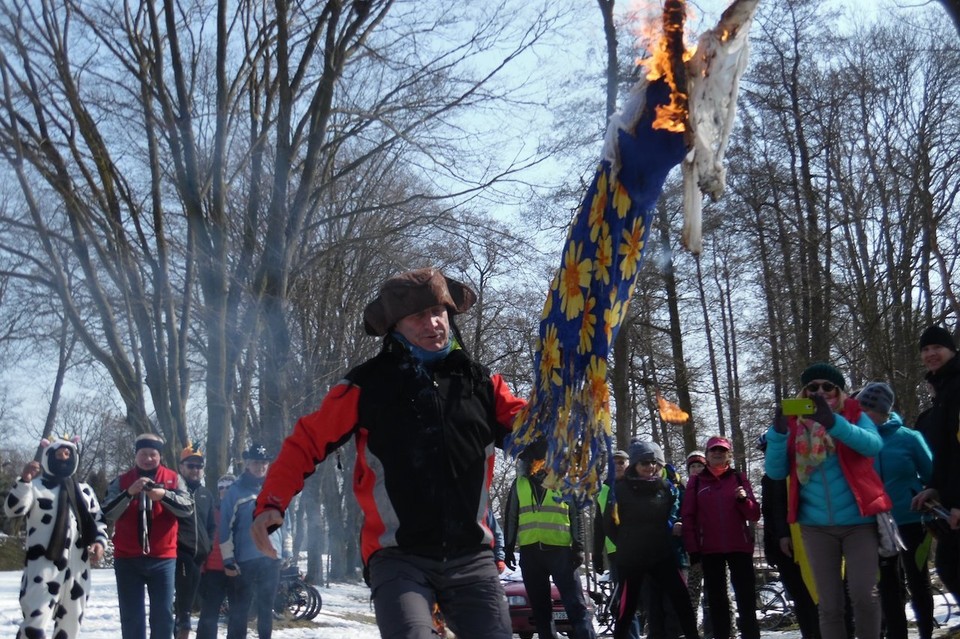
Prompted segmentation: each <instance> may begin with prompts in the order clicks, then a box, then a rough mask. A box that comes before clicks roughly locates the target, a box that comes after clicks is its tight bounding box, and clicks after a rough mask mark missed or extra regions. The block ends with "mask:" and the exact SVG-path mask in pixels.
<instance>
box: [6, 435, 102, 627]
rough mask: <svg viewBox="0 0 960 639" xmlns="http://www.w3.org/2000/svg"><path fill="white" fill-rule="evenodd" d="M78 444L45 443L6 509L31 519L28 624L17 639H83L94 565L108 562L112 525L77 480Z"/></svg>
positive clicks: (23, 589)
mask: <svg viewBox="0 0 960 639" xmlns="http://www.w3.org/2000/svg"><path fill="white" fill-rule="evenodd" d="M78 444H79V439H77V438H75V439H72V440H67V439H57V440H55V441H52V442H51V441H48V440H46V439H44V440H43V441H41V448H42V453H41V455H40V463H39V464H38V463H37V462H35V461H32V462H29V463H28V464H27V465H26V466H25V467H24V469H23V473H22V474H21V476H20V479H19V481H17V483H16V485H15V486H14V487H13V488H12V489H11V490H10V492H9V494H8V495H7V499H6V501H4V504H3V509H4V512H5V513H6V514H7V516H8V517H24V516H25V517H26V525H27V526H26V527H27V540H26V546H27V553H26V566H25V568H24V569H23V579H22V581H21V586H20V608H21V610H22V611H23V623H22V624H21V625H20V630H19V631H18V632H17V639H42V638H45V637H47V636H48V635H47V634H46V630H45V629H46V627H47V626H48V625H49V624H50V622H51V621H53V624H54V625H53V635H51V636H52V637H53V638H54V639H71V638H72V637H76V636H77V635H78V634H79V630H80V622H81V621H82V620H83V610H84V607H85V606H86V602H87V597H88V596H89V594H90V560H91V555H92V556H93V558H94V559H95V560H99V559H100V558H101V557H102V556H103V550H104V548H106V545H107V524H106V522H105V520H104V518H103V514H102V512H101V511H100V504H99V502H98V501H97V496H96V495H95V494H94V492H93V489H92V488H91V487H90V486H89V485H87V484H85V483H83V482H78V481H76V480H74V478H73V475H74V473H75V472H76V471H77V467H78V465H79V463H80V451H79V449H78Z"/></svg>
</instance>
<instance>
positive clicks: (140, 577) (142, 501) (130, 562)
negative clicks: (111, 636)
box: [103, 433, 193, 639]
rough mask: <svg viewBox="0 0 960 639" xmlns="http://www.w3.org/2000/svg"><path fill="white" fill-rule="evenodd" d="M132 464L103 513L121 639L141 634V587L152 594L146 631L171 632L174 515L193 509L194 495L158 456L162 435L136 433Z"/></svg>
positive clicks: (143, 627)
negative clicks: (109, 535)
mask: <svg viewBox="0 0 960 639" xmlns="http://www.w3.org/2000/svg"><path fill="white" fill-rule="evenodd" d="M134 445H135V447H136V451H137V453H136V457H135V465H134V467H133V468H131V469H130V470H128V471H127V472H125V473H123V474H122V475H120V476H119V477H116V478H115V479H114V480H113V481H111V482H110V485H109V486H108V487H107V498H106V501H105V503H104V506H103V514H104V516H105V517H106V519H107V521H111V522H114V529H113V570H114V573H115V574H116V577H117V603H118V604H119V606H120V629H121V634H122V637H123V639H145V637H146V624H145V621H146V607H145V605H144V598H143V597H144V590H146V591H147V592H148V593H149V596H150V636H151V637H153V638H154V639H157V638H159V637H165V638H166V637H173V594H174V576H175V574H176V565H177V519H178V518H179V517H187V516H189V515H190V514H191V513H192V512H193V500H192V499H191V498H190V495H189V493H188V492H187V487H186V484H185V483H184V482H183V479H182V478H181V477H180V475H179V474H178V473H177V471H175V470H172V469H170V468H167V467H166V466H164V465H163V464H162V463H161V461H160V456H161V450H162V449H163V439H161V438H160V437H159V436H157V435H154V434H153V433H145V434H143V435H140V436H139V437H137V438H136V440H135V443H134Z"/></svg>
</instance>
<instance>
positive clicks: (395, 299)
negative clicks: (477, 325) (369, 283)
mask: <svg viewBox="0 0 960 639" xmlns="http://www.w3.org/2000/svg"><path fill="white" fill-rule="evenodd" d="M476 301H477V294H476V293H474V292H473V290H471V289H470V288H469V287H468V286H467V285H466V284H463V283H462V282H458V281H456V280H453V279H450V278H449V277H446V276H445V275H444V274H443V273H441V272H440V270H439V269H436V268H421V269H417V270H415V271H407V272H406V273H401V274H400V275H397V276H395V277H391V278H390V279H388V280H387V281H386V282H384V283H383V286H381V287H380V294H379V295H377V296H376V297H375V298H374V300H373V301H372V302H370V303H369V304H367V308H366V309H364V311H363V329H364V330H365V331H366V332H367V335H375V336H378V337H382V336H383V335H386V334H387V332H388V331H389V330H390V328H391V327H392V326H394V325H395V324H396V323H397V322H398V321H400V320H401V319H403V318H404V317H406V316H407V315H413V314H414V313H419V312H420V311H423V310H426V309H428V308H430V307H431V306H437V305H439V304H442V305H444V306H446V307H447V311H448V312H449V313H453V314H457V313H465V312H467V311H468V310H470V307H471V306H473V304H474V303H475V302H476Z"/></svg>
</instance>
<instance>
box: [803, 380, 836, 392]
mask: <svg viewBox="0 0 960 639" xmlns="http://www.w3.org/2000/svg"><path fill="white" fill-rule="evenodd" d="M821 388H822V389H823V392H825V393H832V392H833V391H835V390H837V385H836V384H831V383H830V382H810V383H809V384H807V385H806V386H804V387H803V389H804V390H805V391H807V392H808V393H816V392H817V391H818V390H820V389H821Z"/></svg>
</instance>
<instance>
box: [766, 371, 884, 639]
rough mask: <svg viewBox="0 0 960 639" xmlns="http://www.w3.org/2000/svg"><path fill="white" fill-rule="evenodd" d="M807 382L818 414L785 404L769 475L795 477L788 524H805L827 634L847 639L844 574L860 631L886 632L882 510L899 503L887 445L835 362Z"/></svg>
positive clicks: (828, 638)
mask: <svg viewBox="0 0 960 639" xmlns="http://www.w3.org/2000/svg"><path fill="white" fill-rule="evenodd" d="M800 382H801V383H802V384H803V390H801V392H800V394H799V397H801V398H808V399H812V400H813V402H814V406H815V412H814V413H813V414H812V415H804V416H799V417H789V418H788V417H786V416H785V415H784V414H783V413H782V411H781V410H780V409H779V408H778V409H777V413H776V417H775V419H774V424H773V426H771V427H770V430H769V431H768V432H767V454H766V474H767V475H768V476H769V477H770V478H771V479H774V480H778V479H787V499H788V504H787V521H788V522H789V523H794V522H796V523H799V524H800V533H801V537H802V539H803V545H804V548H805V550H806V554H807V557H808V559H809V562H810V568H811V570H812V572H813V578H814V583H815V584H816V588H817V594H818V598H819V604H820V606H819V612H820V635H821V637H822V638H823V639H846V637H847V632H846V627H845V623H844V614H845V603H844V574H845V576H846V582H847V589H848V592H849V594H850V601H851V603H852V605H853V616H854V625H855V628H856V635H857V636H858V637H879V636H880V604H879V601H878V599H877V595H876V583H877V569H878V565H879V560H878V547H879V539H878V534H877V523H876V515H877V513H880V512H885V511H888V510H890V508H891V507H892V504H891V501H890V497H888V496H887V494H886V492H885V491H884V489H883V482H882V481H881V480H880V477H879V475H877V472H876V471H875V470H874V468H873V459H872V458H873V457H874V456H875V455H876V454H877V453H879V452H880V448H881V447H882V445H883V442H882V440H881V439H880V435H879V434H878V433H877V427H876V426H875V425H874V423H873V422H872V421H871V420H870V418H869V417H867V415H866V414H865V413H864V412H863V411H862V410H861V408H860V404H858V403H857V400H855V399H852V398H849V397H848V395H847V393H846V392H845V388H846V380H845V379H844V378H843V375H842V374H841V373H840V371H839V370H837V369H836V368H835V367H834V366H832V365H830V364H828V363H825V362H819V363H816V364H812V365H810V366H808V367H807V368H806V370H804V371H803V373H802V374H801V375H800ZM844 560H845V561H844ZM844 571H845V573H844Z"/></svg>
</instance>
